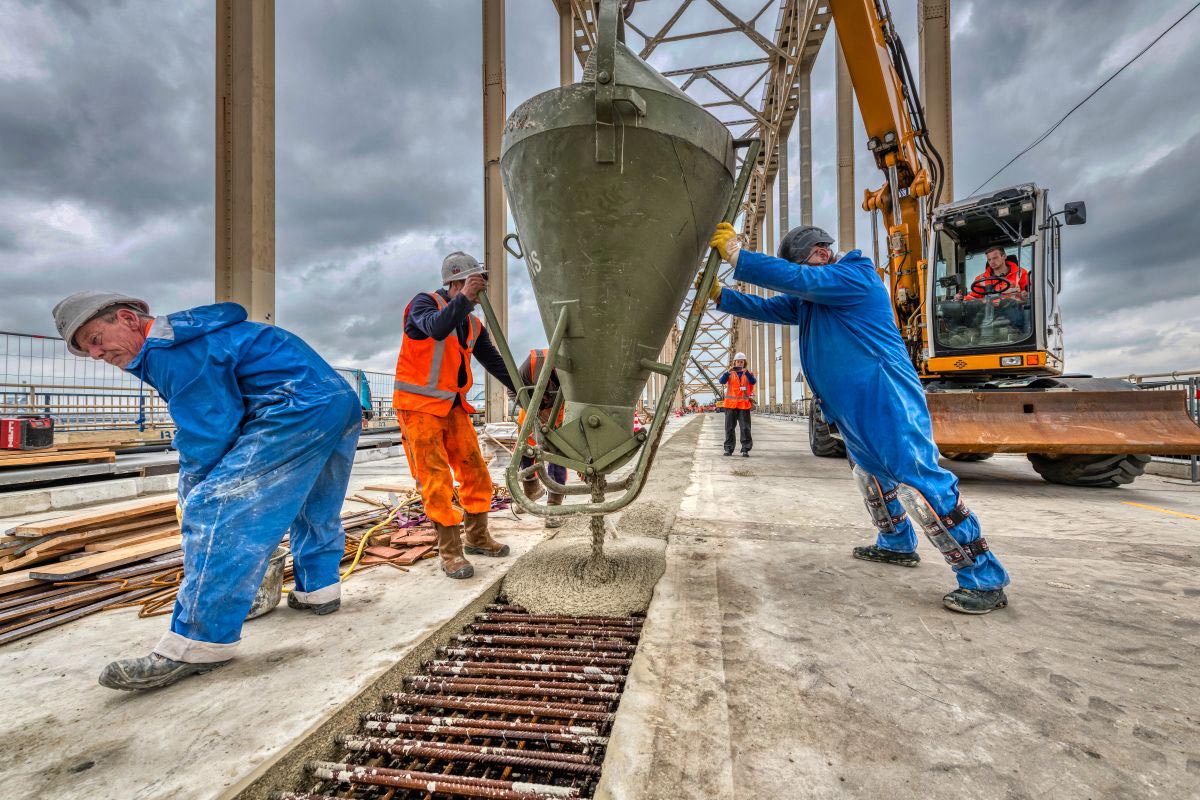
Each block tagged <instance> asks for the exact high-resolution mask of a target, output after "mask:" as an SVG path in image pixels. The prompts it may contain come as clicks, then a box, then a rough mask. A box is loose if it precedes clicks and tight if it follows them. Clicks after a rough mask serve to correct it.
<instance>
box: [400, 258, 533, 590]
mask: <svg viewBox="0 0 1200 800" xmlns="http://www.w3.org/2000/svg"><path fill="white" fill-rule="evenodd" d="M442 284H443V288H441V289H438V290H437V291H436V292H422V293H421V294H418V295H417V296H416V297H414V298H413V299H412V300H411V301H410V302H409V304H408V306H407V307H406V308H405V309H404V338H403V340H402V341H401V343H400V357H399V358H398V359H397V360H396V385H395V392H394V393H393V395H392V405H393V407H394V408H395V409H396V412H397V414H398V415H399V417H400V428H401V431H402V436H403V439H404V453H405V455H406V456H407V457H408V465H409V468H410V469H411V470H412V474H413V477H414V478H415V479H416V481H417V488H418V489H419V490H420V492H421V498H422V499H423V500H424V501H425V514H426V516H428V517H429V519H430V520H431V521H432V522H433V526H434V528H435V530H436V531H437V535H438V549H439V551H440V553H441V561H442V571H443V572H445V573H446V575H448V576H449V577H451V578H469V577H471V576H472V575H474V574H475V568H474V567H472V566H471V563H470V562H469V561H467V560H466V558H464V557H463V553H464V549H465V552H466V553H468V554H470V555H482V556H495V557H499V556H506V555H508V545H506V544H501V543H500V542H497V541H496V540H495V539H493V538H492V535H491V533H489V531H488V512H490V511H491V509H492V477H491V475H490V474H489V473H488V469H487V462H485V461H484V459H483V454H482V453H481V452H480V451H479V440H478V439H477V438H476V436H475V428H474V426H472V425H471V418H470V416H469V415H470V414H473V413H475V409H474V408H472V407H471V405H470V404H469V403H468V402H467V393H468V392H469V391H470V390H471V385H472V377H471V357H472V356H474V357H475V358H476V359H477V360H478V361H479V363H480V364H482V365H483V368H484V369H486V370H487V371H488V372H489V373H490V374H492V375H493V376H495V378H496V379H497V380H498V381H500V382H501V383H502V384H504V385H505V386H506V387H508V388H509V389H510V390H512V389H513V386H512V381H511V380H510V379H509V377H508V373H507V371H506V370H505V367H504V359H503V358H501V356H500V353H499V351H497V350H496V347H495V345H493V344H492V340H491V337H489V336H488V333H487V331H486V330H485V329H484V327H483V323H482V322H480V321H479V319H478V318H477V317H476V316H475V315H473V314H472V313H471V310H472V309H473V308H474V307H475V305H476V303H478V302H479V293H480V292H482V291H483V290H484V289H486V288H487V269H486V268H485V267H484V265H483V264H480V263H479V262H478V261H477V260H475V258H474V257H472V256H470V255H467V254H466V253H462V252H455V253H451V254H450V255H448V256H446V259H445V260H444V261H443V262H442ZM455 479H457V480H458V483H459V484H460V485H461V487H462V496H461V498H460V500H461V502H462V508H463V509H464V510H465V512H466V515H465V517H464V515H463V514H462V513H460V512H459V510H458V509H457V508H455V507H454V502H453V501H454V481H455ZM464 530H465V538H466V546H465V548H464V546H463V538H464V537H463V533H464Z"/></svg>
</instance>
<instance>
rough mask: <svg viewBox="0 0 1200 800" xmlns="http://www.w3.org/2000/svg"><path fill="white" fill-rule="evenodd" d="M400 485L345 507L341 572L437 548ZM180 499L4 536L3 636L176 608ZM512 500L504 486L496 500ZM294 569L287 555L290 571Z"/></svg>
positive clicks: (410, 560) (401, 564) (36, 525)
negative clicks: (108, 614) (110, 612)
mask: <svg viewBox="0 0 1200 800" xmlns="http://www.w3.org/2000/svg"><path fill="white" fill-rule="evenodd" d="M397 488H399V487H397ZM401 491H402V492H403V494H401V495H399V496H397V495H396V494H391V495H390V496H389V498H388V501H389V502H387V503H383V502H375V501H371V502H370V504H371V505H372V508H369V509H367V510H365V511H353V512H347V513H345V514H343V515H342V527H343V528H344V529H345V531H346V546H345V550H344V552H343V556H342V563H343V564H346V565H348V566H347V568H346V569H345V571H344V572H343V573H342V579H343V580H345V579H346V578H348V577H349V576H350V575H351V574H352V573H353V572H355V571H356V570H357V571H362V570H364V569H369V568H371V567H375V566H382V565H388V566H392V567H395V568H397V569H399V570H402V571H407V568H408V566H410V565H412V564H414V563H416V562H417V561H420V560H422V559H426V558H433V557H435V556H436V555H437V537H436V535H435V534H433V532H432V530H431V524H430V522H429V520H428V518H427V517H426V516H425V513H424V508H423V506H422V503H421V497H420V495H419V494H417V493H416V492H415V491H412V490H408V489H403V490H401ZM175 503H176V499H175V497H174V495H171V496H169V497H166V498H161V497H160V498H140V499H137V500H130V501H128V502H124V503H116V504H113V505H109V506H106V507H104V508H101V509H95V510H88V511H83V512H79V513H76V514H71V515H68V516H64V517H55V518H54V519H48V520H43V521H39V522H29V523H25V524H22V525H18V526H17V527H15V528H13V529H12V530H10V531H7V532H6V533H5V534H4V535H3V536H0V645H4V644H8V643H9V642H13V641H16V640H18V639H21V638H23V637H25V636H29V635H32V634H35V633H38V632H39V631H44V630H48V629H50V628H53V627H56V626H58V625H62V624H64V623H67V622H71V621H72V620H76V619H79V618H81V617H85V616H87V615H89V614H94V613H96V612H99V611H104V610H107V609H114V608H133V607H136V608H137V609H138V615H139V616H142V617H149V616H156V615H159V614H169V613H170V612H171V608H172V606H173V605H174V602H175V595H176V594H177V593H178V591H179V584H180V582H181V581H182V580H183V552H182V551H181V549H180V547H181V541H182V538H181V536H180V532H179V526H178V524H177V522H176V519H175ZM508 504H509V500H508V497H507V494H506V492H504V490H503V489H497V490H496V494H495V495H494V497H493V501H492V508H493V509H496V510H499V509H504V508H507V507H508ZM287 544H288V540H287V537H286V536H285V537H284V539H283V545H284V546H287ZM291 577H292V565H291V559H290V558H289V559H288V562H287V564H286V565H285V570H284V580H285V581H290V580H291Z"/></svg>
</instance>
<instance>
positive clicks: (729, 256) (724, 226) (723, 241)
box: [708, 222, 742, 266]
mask: <svg viewBox="0 0 1200 800" xmlns="http://www.w3.org/2000/svg"><path fill="white" fill-rule="evenodd" d="M708 245H709V247H715V248H716V249H717V252H718V253H720V254H721V258H723V259H725V260H726V261H728V262H729V263H730V264H733V265H735V266H736V265H737V257H738V252H739V251H741V249H742V243H741V242H740V241H738V235H737V231H735V230H734V229H733V226H732V225H730V224H729V223H728V222H722V223H720V224H719V225H717V229H716V230H715V231H714V232H713V235H712V239H710V240H709V242H708Z"/></svg>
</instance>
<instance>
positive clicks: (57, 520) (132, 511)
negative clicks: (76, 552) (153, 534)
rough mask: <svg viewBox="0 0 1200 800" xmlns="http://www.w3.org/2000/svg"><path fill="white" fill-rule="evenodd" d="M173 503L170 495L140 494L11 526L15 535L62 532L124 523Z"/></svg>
mask: <svg viewBox="0 0 1200 800" xmlns="http://www.w3.org/2000/svg"><path fill="white" fill-rule="evenodd" d="M176 502H178V501H177V499H176V498H175V496H174V495H172V496H171V497H169V498H165V499H164V498H157V497H151V498H146V497H143V498H138V499H137V500H126V501H125V502H123V503H113V504H112V505H109V506H105V507H103V508H97V509H93V510H90V511H81V512H79V513H76V514H69V515H67V516H65V517H54V518H53V519H47V520H42V521H41V522H27V523H25V524H24V525H18V526H17V527H15V528H13V530H12V532H13V533H14V534H16V535H17V536H45V535H46V534H48V533H62V532H64V531H69V530H73V529H75V528H83V527H87V526H91V525H100V524H101V523H105V522H113V521H114V520H115V521H120V522H122V523H124V522H129V521H131V520H130V519H129V518H130V517H133V516H146V515H149V514H158V513H161V512H163V511H171V512H174V510H175V503H176Z"/></svg>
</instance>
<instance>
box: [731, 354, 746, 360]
mask: <svg viewBox="0 0 1200 800" xmlns="http://www.w3.org/2000/svg"><path fill="white" fill-rule="evenodd" d="M733 360H734V361H745V360H746V354H745V353H734V354H733Z"/></svg>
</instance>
